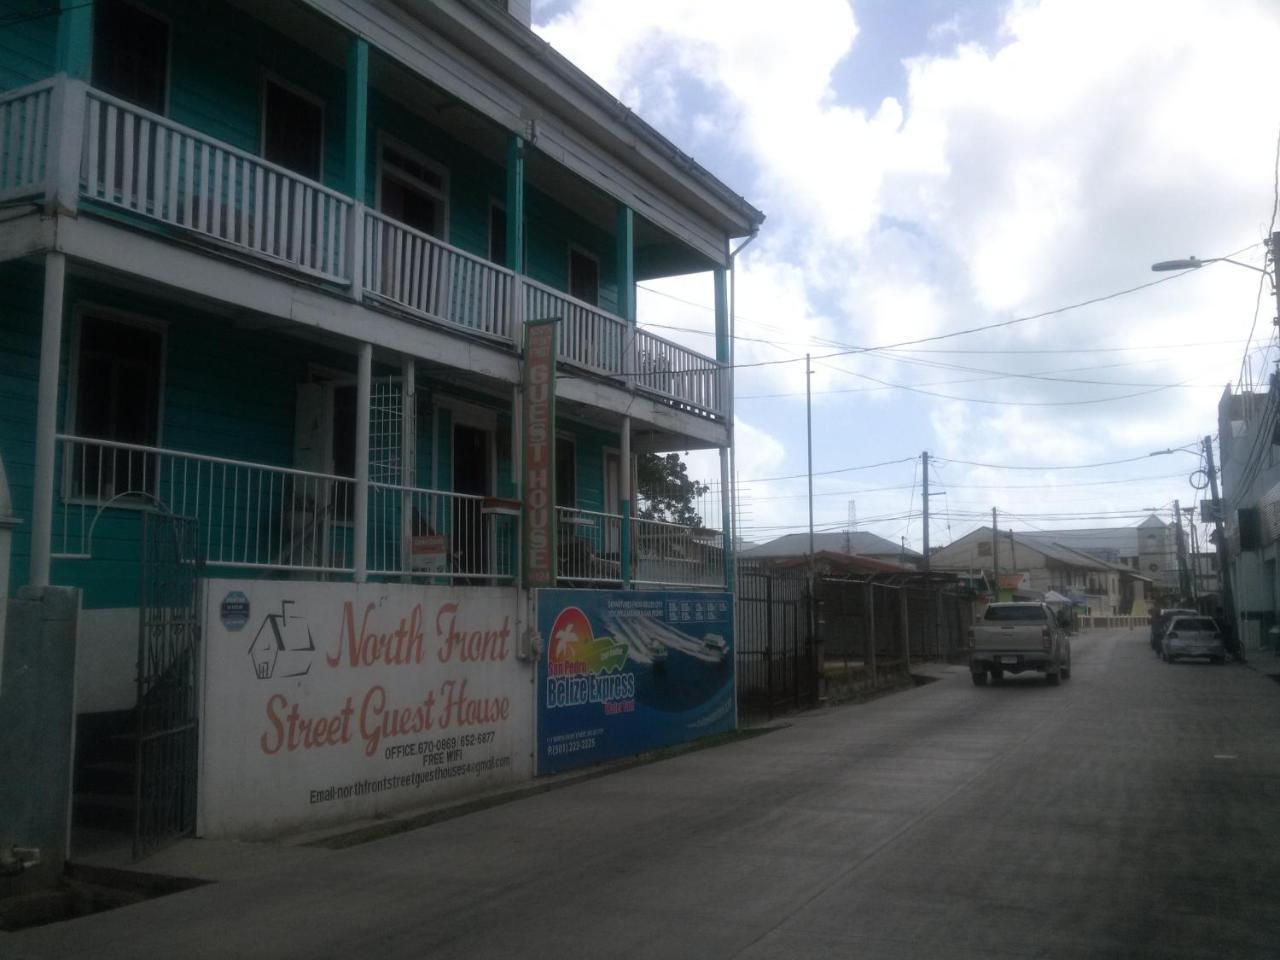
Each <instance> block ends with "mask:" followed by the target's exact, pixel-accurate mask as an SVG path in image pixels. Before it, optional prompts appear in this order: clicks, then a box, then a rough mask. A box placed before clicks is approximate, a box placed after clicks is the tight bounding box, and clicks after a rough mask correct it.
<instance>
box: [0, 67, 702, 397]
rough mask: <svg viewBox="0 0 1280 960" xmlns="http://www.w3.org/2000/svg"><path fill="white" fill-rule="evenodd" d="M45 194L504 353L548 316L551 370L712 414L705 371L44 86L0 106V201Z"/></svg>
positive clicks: (77, 86) (271, 179) (229, 153)
mask: <svg viewBox="0 0 1280 960" xmlns="http://www.w3.org/2000/svg"><path fill="white" fill-rule="evenodd" d="M69 194H70V195H73V196H68V195H69ZM55 195H57V198H58V202H60V203H61V204H63V205H64V206H66V205H68V204H78V205H79V206H80V207H81V208H82V209H84V210H86V211H91V212H101V213H108V214H110V215H113V216H114V217H117V218H123V219H126V220H128V221H130V222H132V223H134V224H136V225H137V226H138V227H140V228H142V229H151V230H155V231H159V232H162V233H163V234H165V235H167V236H171V237H175V238H181V239H184V240H187V241H189V242H191V241H194V242H197V243H199V244H201V245H204V246H207V247H212V248H214V249H217V250H220V251H222V252H224V253H227V254H231V255H234V256H236V257H239V258H244V259H246V260H249V261H251V262H254V263H257V264H260V265H262V266H264V267H268V268H273V269H277V270H280V271H283V272H285V273H287V274H289V275H293V276H296V277H298V278H299V279H306V280H310V281H312V282H315V283H317V284H320V285H322V286H324V287H327V288H328V289H330V290H331V292H332V293H333V294H334V295H335V296H348V297H351V296H353V297H355V298H356V299H358V300H360V301H361V302H363V303H364V304H366V305H367V306H369V307H371V308H374V309H378V310H381V311H384V312H390V313H394V314H396V315H405V316H408V317H411V318H413V319H416V320H422V321H426V322H429V323H433V324H438V325H441V326H443V327H445V328H448V329H453V330H457V331H460V332H465V333H466V334H468V335H472V336H477V337H481V338H484V339H485V340H488V341H490V342H495V343H497V344H500V345H502V346H503V347H505V348H506V349H509V350H511V351H512V352H516V351H518V350H519V347H520V337H521V328H520V324H519V318H523V319H530V320H532V319H542V318H546V317H558V318H560V321H561V323H560V336H559V357H558V359H559V361H560V362H561V363H562V364H564V365H565V366H567V367H569V368H572V369H575V370H579V371H582V372H584V373H587V374H590V375H593V376H596V377H600V378H602V379H605V380H607V381H610V382H613V383H614V384H616V385H617V386H619V387H622V388H624V389H634V390H636V391H639V392H642V393H644V394H647V395H649V396H651V397H654V398H656V399H658V400H659V401H661V402H664V403H667V404H669V405H671V406H672V407H675V408H676V409H679V410H683V411H686V412H689V413H692V414H695V415H698V416H702V417H708V418H712V419H720V418H722V417H724V416H725V414H726V412H727V402H726V380H725V377H724V374H723V368H722V367H721V366H720V365H719V364H718V363H717V362H716V361H715V360H713V359H711V358H709V357H705V356H702V355H701V354H698V353H697V352H695V351H692V350H689V349H688V348H686V347H683V346H681V345H679V344H677V343H673V342H671V341H669V340H666V339H664V338H662V337H659V336H655V335H654V334H651V333H648V332H647V331H644V330H639V329H637V328H635V327H634V326H632V325H631V324H629V323H627V322H626V321H625V320H622V319H621V318H619V317H616V316H614V315H612V314H609V313H607V312H606V311H603V310H601V309H599V308H598V307H596V306H593V305H591V304H588V303H584V302H582V301H580V300H575V299H574V298H572V297H570V296H568V295H567V294H564V293H562V292H560V291H558V290H555V289H554V288H552V287H548V286H546V285H544V284H541V283H538V282H536V281H533V280H531V279H528V278H525V277H522V276H519V275H516V274H514V273H512V272H511V271H510V270H507V269H505V268H503V267H500V266H497V265H496V264H493V263H490V262H489V261H487V260H485V259H483V258H481V257H477V256H475V255H473V254H470V253H467V252H466V251H464V250H460V249H458V248H457V247H454V246H451V245H450V244H448V243H445V242H443V241H441V240H439V239H438V238H436V237H433V236H431V235H429V234H426V233H422V232H420V231H417V230H414V229H412V228H410V227H408V226H406V225H404V224H401V223H399V222H397V221H395V220H392V219H390V218H388V217H386V216H383V215H382V214H380V213H377V212H374V211H371V210H368V209H366V208H365V207H364V205H363V204H359V203H356V202H355V201H353V200H352V199H351V198H350V197H347V196H344V195H343V194H341V193H339V192H337V191H335V190H332V189H330V188H328V187H325V186H323V185H322V184H320V183H317V182H315V181H312V180H308V179H306V178H304V177H301V176H299V175H297V174H295V173H293V172H291V171H289V170H287V169H285V168H283V167H280V166H277V165H275V164H272V163H269V162H267V161H265V160H263V159H262V158H261V157H257V156H254V155H253V154H251V153H248V152H246V151H243V150H240V149H237V148H235V147H232V146H230V145H228V144H226V143H223V142H221V141H219V140H216V139H214V138H212V137H209V136H207V135H205V134H203V133H200V132H199V131H197V130H193V129H191V128H189V127H185V126H182V125H180V124H177V123H174V122H172V121H170V120H168V119H166V118H164V117H162V116H159V115H156V114H153V113H149V112H148V111H146V110H142V109H140V108H138V107H136V106H134V105H132V104H129V103H127V102H125V101H123V100H120V99H117V98H115V97H112V96H109V95H107V94H105V93H102V92H100V91H97V90H93V89H91V88H88V87H86V86H85V85H84V84H82V83H79V82H74V81H67V80H65V79H63V78H60V77H59V78H54V79H50V80H46V81H43V82H41V83H37V84H34V85H31V86H28V87H25V88H22V89H19V90H13V91H9V92H7V93H4V94H0V202H12V201H20V200H31V201H37V200H41V199H45V198H50V197H53V196H55Z"/></svg>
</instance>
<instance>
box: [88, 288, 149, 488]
mask: <svg viewBox="0 0 1280 960" xmlns="http://www.w3.org/2000/svg"><path fill="white" fill-rule="evenodd" d="M163 358H164V335H163V334H162V333H161V331H160V330H159V329H158V328H156V327H154V326H151V325H147V324H143V323H135V322H130V321H128V320H123V319H118V318H115V317H112V316H110V315H104V314H99V313H86V314H84V315H83V316H82V317H81V318H80V325H79V334H78V347H77V352H76V357H75V363H76V374H75V383H74V390H75V398H76V402H75V432H76V434H77V435H79V436H81V437H85V438H88V439H92V440H109V441H114V442H115V443H118V444H130V445H136V446H143V447H155V446H158V444H159V440H160V384H161V377H162V369H161V368H162V364H163ZM78 449H79V451H80V453H79V455H78V456H77V457H76V458H75V462H74V463H73V464H72V474H73V476H72V484H71V486H72V489H73V492H74V493H76V494H77V495H82V496H97V497H101V498H103V499H110V498H112V497H116V496H119V495H122V494H130V493H135V494H147V493H151V492H152V489H153V487H154V484H155V460H154V455H153V454H148V453H146V452H145V451H140V450H134V449H130V448H120V447H116V446H104V445H93V444H85V445H81V446H78Z"/></svg>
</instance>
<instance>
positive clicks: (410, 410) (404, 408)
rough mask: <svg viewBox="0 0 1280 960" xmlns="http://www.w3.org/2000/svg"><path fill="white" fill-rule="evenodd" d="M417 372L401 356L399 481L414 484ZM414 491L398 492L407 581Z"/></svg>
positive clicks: (410, 359)
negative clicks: (399, 493) (412, 492)
mask: <svg viewBox="0 0 1280 960" xmlns="http://www.w3.org/2000/svg"><path fill="white" fill-rule="evenodd" d="M417 372H418V368H417V364H416V363H415V362H414V359H413V357H408V356H406V357H403V358H401V360H400V485H401V486H402V487H412V486H413V485H414V482H413V481H414V471H415V470H416V469H417V466H418V462H417V461H418V455H417V448H418V418H417V412H418V411H417V404H418V401H417V384H416V382H415V378H416V375H417ZM412 539H413V494H411V493H409V492H408V491H405V492H403V493H401V495H400V573H401V575H402V576H401V579H402V580H404V581H405V582H406V583H408V582H409V574H410V572H411V569H412V566H413V552H412V545H413V544H412Z"/></svg>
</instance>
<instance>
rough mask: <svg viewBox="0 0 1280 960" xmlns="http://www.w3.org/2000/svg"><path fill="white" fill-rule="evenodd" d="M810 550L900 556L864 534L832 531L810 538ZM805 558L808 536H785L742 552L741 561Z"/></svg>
mask: <svg viewBox="0 0 1280 960" xmlns="http://www.w3.org/2000/svg"><path fill="white" fill-rule="evenodd" d="M813 548H814V550H815V551H816V552H818V553H843V554H846V555H855V554H856V555H859V556H863V557H899V556H902V555H903V549H902V546H901V545H900V544H897V543H894V542H893V541H892V540H886V539H885V538H884V537H879V536H876V535H875V534H874V533H868V532H867V531H866V530H832V531H827V532H823V533H815V534H814V535H813ZM808 555H809V534H808V533H788V534H786V535H785V536H782V537H778V539H776V540H770V541H769V542H768V543H764V544H761V545H760V546H758V547H753V548H752V549H750V550H744V551H742V553H741V554H740V556H744V557H757V558H763V557H805V556H808ZM905 555H906V557H907V558H908V559H911V560H918V559H920V554H919V553H917V552H916V551H915V550H911V549H908V550H907V551H906V554H905Z"/></svg>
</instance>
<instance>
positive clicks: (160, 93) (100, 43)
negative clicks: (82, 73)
mask: <svg viewBox="0 0 1280 960" xmlns="http://www.w3.org/2000/svg"><path fill="white" fill-rule="evenodd" d="M93 85H94V86H95V87H97V88H98V89H99V90H103V91H105V92H107V93H110V94H112V95H114V96H117V97H119V98H120V99H122V100H128V101H129V102H130V103H135V104H137V105H138V106H140V107H142V108H143V109H145V110H150V111H152V112H153V113H164V112H165V105H166V100H167V98H168V86H169V23H168V21H166V20H165V19H163V18H162V17H159V16H156V15H155V14H153V13H150V12H149V11H147V10H146V9H144V8H142V7H140V6H138V5H137V4H134V3H127V2H125V0H97V2H96V3H95V4H94V9H93Z"/></svg>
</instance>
